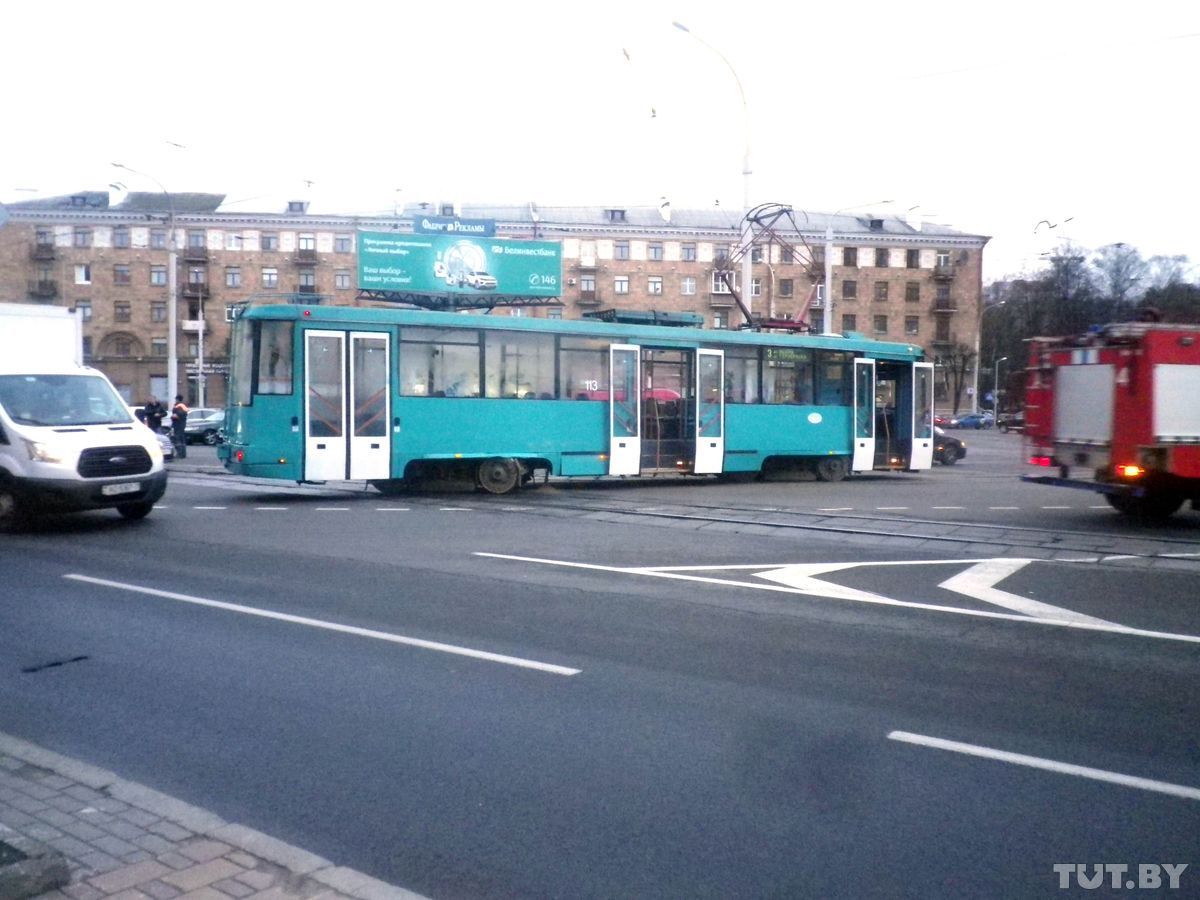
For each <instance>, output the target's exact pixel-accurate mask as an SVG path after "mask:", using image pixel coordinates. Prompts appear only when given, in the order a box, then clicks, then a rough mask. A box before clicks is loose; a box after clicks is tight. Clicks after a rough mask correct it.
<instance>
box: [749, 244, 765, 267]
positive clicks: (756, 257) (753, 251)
mask: <svg viewBox="0 0 1200 900" xmlns="http://www.w3.org/2000/svg"><path fill="white" fill-rule="evenodd" d="M762 259H763V257H762V247H751V248H750V262H752V263H760V262H762Z"/></svg>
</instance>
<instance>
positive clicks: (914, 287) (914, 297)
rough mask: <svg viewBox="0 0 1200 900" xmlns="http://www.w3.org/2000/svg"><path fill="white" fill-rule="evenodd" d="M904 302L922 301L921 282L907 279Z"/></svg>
mask: <svg viewBox="0 0 1200 900" xmlns="http://www.w3.org/2000/svg"><path fill="white" fill-rule="evenodd" d="M904 302H905V303H920V302H921V282H919V281H907V282H905V284H904Z"/></svg>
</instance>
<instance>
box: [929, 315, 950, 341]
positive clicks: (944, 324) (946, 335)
mask: <svg viewBox="0 0 1200 900" xmlns="http://www.w3.org/2000/svg"><path fill="white" fill-rule="evenodd" d="M934 330H935V331H936V332H937V333H936V335H935V336H934V338H933V339H934V340H935V341H937V342H938V343H939V344H948V343H950V317H949V316H938V317H937V326H936V328H935V329H934Z"/></svg>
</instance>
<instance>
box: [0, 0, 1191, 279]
mask: <svg viewBox="0 0 1200 900" xmlns="http://www.w3.org/2000/svg"><path fill="white" fill-rule="evenodd" d="M0 16H2V18H3V21H4V22H5V25H6V27H5V28H4V29H3V32H2V33H3V35H4V37H3V39H2V40H3V45H2V47H0V78H2V79H3V81H2V83H3V84H5V85H6V96H5V103H4V106H5V113H6V115H5V124H6V128H5V130H6V132H7V137H6V139H5V140H4V141H3V142H0V202H19V201H20V200H22V199H27V198H33V197H38V196H49V195H54V194H61V193H68V192H71V191H76V190H81V189H93V190H104V189H107V188H108V185H109V183H110V182H114V181H116V182H120V183H122V184H124V185H126V186H127V187H128V188H130V189H132V190H157V189H158V187H157V185H156V183H155V180H152V179H156V180H157V182H159V183H161V184H162V185H165V186H166V187H167V188H168V189H169V190H171V191H213V192H219V193H225V194H227V195H228V197H229V199H230V200H231V201H237V204H236V205H235V206H234V207H233V208H237V209H244V210H247V211H251V210H256V209H265V208H267V209H276V208H278V205H279V204H280V203H281V202H282V201H283V200H286V199H310V200H311V201H312V202H313V207H312V208H313V210H314V211H326V212H348V213H349V212H362V213H365V212H390V211H391V210H392V209H393V208H394V205H395V203H396V202H397V201H398V200H399V201H401V202H413V201H420V200H430V201H438V200H441V201H446V200H460V201H462V202H465V203H473V202H474V203H514V202H515V203H524V202H528V201H533V202H535V203H538V204H541V205H545V206H551V205H572V204H597V205H648V206H657V205H658V204H659V202H660V200H661V198H663V197H666V198H668V199H669V200H670V201H671V203H672V204H673V205H674V206H675V207H676V208H704V207H710V206H712V205H713V204H714V203H719V204H720V205H721V206H722V207H727V208H728V207H732V208H735V209H736V208H740V207H741V205H742V196H743V177H742V169H743V155H744V151H745V148H746V146H747V144H748V145H749V148H750V157H751V168H752V171H753V175H752V178H751V187H750V192H751V200H752V202H753V203H761V202H779V203H787V204H790V205H792V206H794V207H796V208H797V209H809V210H818V211H834V210H837V209H841V208H845V207H855V208H860V207H863V208H866V205H867V204H871V203H874V202H875V201H882V200H890V201H891V203H889V204H886V205H882V206H872V207H869V208H871V209H874V210H877V211H879V212H884V213H888V212H893V211H894V212H895V213H897V214H900V215H903V214H904V213H906V212H907V211H909V209H910V208H912V207H918V208H919V209H918V210H916V212H918V213H921V214H924V215H925V217H926V218H927V219H928V220H930V221H934V222H938V223H942V224H946V225H950V226H952V227H955V228H959V229H962V230H964V231H969V232H972V233H976V234H986V235H990V236H992V242H991V244H989V248H988V250H987V251H986V252H985V256H984V259H985V277H986V278H989V279H991V278H996V277H1001V276H1003V275H1005V274H1008V273H1012V272H1018V271H1031V270H1033V269H1035V268H1036V267H1037V266H1038V265H1039V255H1040V254H1042V253H1045V252H1048V251H1051V250H1053V249H1054V248H1055V247H1056V246H1057V245H1058V243H1059V242H1060V241H1061V240H1062V239H1064V238H1066V239H1070V240H1073V241H1074V242H1076V243H1077V244H1079V245H1081V246H1083V247H1085V248H1089V249H1095V248H1097V247H1099V246H1102V245H1104V244H1107V243H1113V242H1117V241H1123V242H1125V243H1128V244H1132V245H1134V246H1136V247H1137V248H1138V249H1139V250H1141V251H1142V253H1143V255H1145V256H1151V255H1155V254H1168V255H1174V254H1187V255H1188V256H1190V257H1191V258H1192V261H1193V264H1195V263H1197V262H1200V227H1198V226H1197V223H1196V217H1197V211H1198V210H1200V187H1198V184H1200V179H1198V178H1197V174H1196V172H1197V162H1196V152H1197V151H1196V147H1197V132H1198V130H1200V126H1198V125H1197V122H1198V119H1200V114H1198V113H1197V108H1196V104H1195V97H1196V92H1197V88H1198V87H1200V77H1198V76H1200V4H1197V3H1194V2H1158V0H1143V2H1138V3H1129V2H1124V3H1116V2H1109V0H1099V2H1053V0H1041V2H1027V0H1009V2H1004V3H993V4H982V3H976V2H961V0H959V2H945V3H943V2H920V0H915V2H908V3H897V2H894V0H893V2H874V0H858V2H843V3H828V2H827V3H821V4H816V3H808V2H793V3H785V4H779V3H774V2H771V3H768V2H759V0H737V2H728V0H721V2H664V0H639V2H624V0H610V2H606V3H599V2H589V3H586V4H585V3H580V2H572V0H560V2H528V3H521V2H512V0H510V2H507V3H498V2H491V3H483V2H475V0H459V2H454V3H421V4H417V3H407V2H405V3H388V4H380V3H365V2H359V0H340V2H338V3H331V4H310V5H305V4H299V3H295V2H288V3H283V2H275V0H253V2H251V0H239V2H226V0H206V2H204V3H161V2H154V3H148V2H127V3H120V2H111V3H95V2H87V3H82V2H75V0H65V2H64V0H58V2H55V3H33V2H30V0H18V2H16V3H11V4H8V5H7V6H6V7H5V10H4V12H3V13H2V14H0ZM673 21H678V22H682V23H683V24H685V25H686V26H687V27H688V29H690V34H689V33H686V32H684V31H681V30H679V29H677V28H675V27H673V26H672V22H673ZM722 57H724V60H726V61H727V62H725V61H723V60H722ZM734 73H736V79H735V75H734ZM739 81H740V84H741V87H742V91H743V92H744V95H745V106H744V107H743V103H742V99H741V95H740V94H739V90H738V82H739ZM114 161H115V162H122V163H124V164H125V165H127V166H131V167H133V168H135V169H138V170H141V171H143V172H145V173H147V174H148V175H149V176H152V179H151V178H139V177H138V176H135V175H131V174H130V173H128V172H122V171H118V170H116V169H113V168H112V167H111V165H110V163H111V162H114ZM1043 220H1044V221H1045V223H1046V224H1043V225H1041V226H1040V228H1039V227H1038V223H1039V222H1041V221H1043ZM1068 220H1070V221H1068ZM1050 225H1055V226H1057V227H1055V228H1051V227H1049V226H1050ZM1035 232H1036V233H1035Z"/></svg>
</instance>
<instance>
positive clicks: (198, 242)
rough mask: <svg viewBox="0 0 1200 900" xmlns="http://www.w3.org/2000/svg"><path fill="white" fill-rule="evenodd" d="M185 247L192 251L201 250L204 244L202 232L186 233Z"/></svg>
mask: <svg viewBox="0 0 1200 900" xmlns="http://www.w3.org/2000/svg"><path fill="white" fill-rule="evenodd" d="M187 245H188V247H189V248H191V249H192V250H203V249H204V248H205V246H207V245H206V243H205V239H204V232H203V231H189V232H188V233H187Z"/></svg>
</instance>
